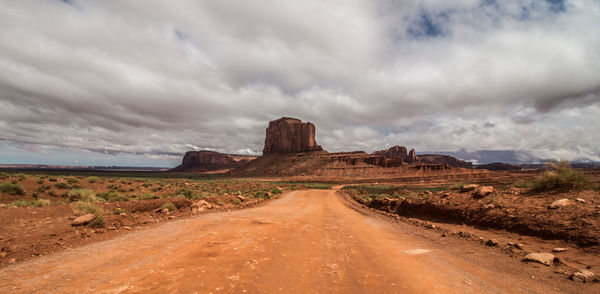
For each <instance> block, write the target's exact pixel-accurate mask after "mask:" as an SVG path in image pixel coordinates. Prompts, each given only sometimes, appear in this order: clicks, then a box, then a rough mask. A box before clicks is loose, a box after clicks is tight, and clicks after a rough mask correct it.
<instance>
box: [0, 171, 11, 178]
mask: <svg viewBox="0 0 600 294" xmlns="http://www.w3.org/2000/svg"><path fill="white" fill-rule="evenodd" d="M8 177H10V175H9V174H8V173H4V172H3V173H0V179H1V180H4V179H6V178H8Z"/></svg>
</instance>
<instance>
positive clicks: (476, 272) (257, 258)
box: [0, 190, 552, 293]
mask: <svg viewBox="0 0 600 294" xmlns="http://www.w3.org/2000/svg"><path fill="white" fill-rule="evenodd" d="M343 201H344V200H342V199H340V198H339V197H338V196H337V195H336V192H335V191H331V190H323V191H321V190H308V191H296V192H292V193H288V194H285V195H283V196H282V198H281V199H277V200H273V201H271V202H270V203H269V204H267V205H265V206H262V207H258V208H251V209H245V210H238V211H233V212H226V213H215V214H207V215H202V216H198V217H192V218H189V219H185V220H179V221H174V222H171V223H167V224H164V225H160V226H158V227H155V228H151V229H145V230H140V231H137V232H133V233H130V234H127V235H124V236H122V237H119V238H116V239H113V240H109V241H104V242H99V243H95V244H90V245H88V246H85V247H81V248H78V249H73V250H68V251H64V252H62V253H59V254H55V255H52V256H47V257H43V258H38V259H35V260H31V261H29V262H25V263H22V264H18V265H15V266H11V267H7V268H5V269H4V270H3V271H2V272H0V292H2V293H9V292H10V293H211V292H212V293H482V292H485V293H495V292H497V293H501V292H502V293H506V292H511V293H515V292H516V293H519V292H523V293H529V292H530V291H531V290H530V289H531V288H529V290H528V286H527V285H525V284H521V285H522V286H521V287H519V286H518V284H520V283H513V282H511V281H506V280H504V279H503V278H502V275H499V274H498V273H494V272H491V271H490V270H488V269H486V268H484V267H483V266H478V265H477V264H475V263H470V262H468V261H465V260H464V259H462V258H458V257H456V256H453V255H452V254H450V253H447V252H445V251H444V250H442V249H440V248H438V247H436V245H435V244H427V243H426V242H424V241H423V240H417V239H416V238H415V237H412V236H411V235H410V233H409V232H402V231H399V230H398V229H397V228H395V227H394V226H392V225H390V224H388V223H386V222H382V221H380V220H377V219H375V218H373V217H370V216H368V215H365V214H362V213H360V212H358V211H356V210H354V209H352V208H350V207H348V206H347V205H345V203H344V202H343ZM465 281H468V283H465ZM536 287H537V289H543V285H542V286H540V285H536ZM539 287H542V288H539ZM548 292H552V291H548Z"/></svg>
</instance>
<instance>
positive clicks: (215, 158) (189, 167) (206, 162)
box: [171, 150, 256, 172]
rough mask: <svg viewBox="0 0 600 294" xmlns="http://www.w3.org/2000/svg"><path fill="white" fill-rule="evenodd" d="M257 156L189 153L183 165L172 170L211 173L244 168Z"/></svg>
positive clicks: (210, 152) (206, 152) (206, 151)
mask: <svg viewBox="0 0 600 294" xmlns="http://www.w3.org/2000/svg"><path fill="white" fill-rule="evenodd" d="M254 159H256V156H246V155H234V154H224V153H219V152H215V151H208V150H203V151H189V152H186V153H185V155H184V156H183V161H182V162H181V165H179V166H177V167H176V168H174V169H172V170H171V171H173V172H210V171H217V170H228V169H232V168H236V167H239V166H242V165H244V164H246V163H248V162H250V161H252V160H254Z"/></svg>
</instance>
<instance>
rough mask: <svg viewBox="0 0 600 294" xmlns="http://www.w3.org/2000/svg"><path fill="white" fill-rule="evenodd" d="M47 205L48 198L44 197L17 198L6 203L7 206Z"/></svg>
mask: <svg viewBox="0 0 600 294" xmlns="http://www.w3.org/2000/svg"><path fill="white" fill-rule="evenodd" d="M48 205H50V200H46V199H36V200H28V199H18V200H15V201H13V202H11V203H9V204H8V206H14V207H27V206H34V207H45V206H48Z"/></svg>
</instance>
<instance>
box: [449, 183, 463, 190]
mask: <svg viewBox="0 0 600 294" xmlns="http://www.w3.org/2000/svg"><path fill="white" fill-rule="evenodd" d="M464 184H465V183H463V182H456V183H454V184H452V185H450V186H448V190H460V187H462V186H463V185H464Z"/></svg>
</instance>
